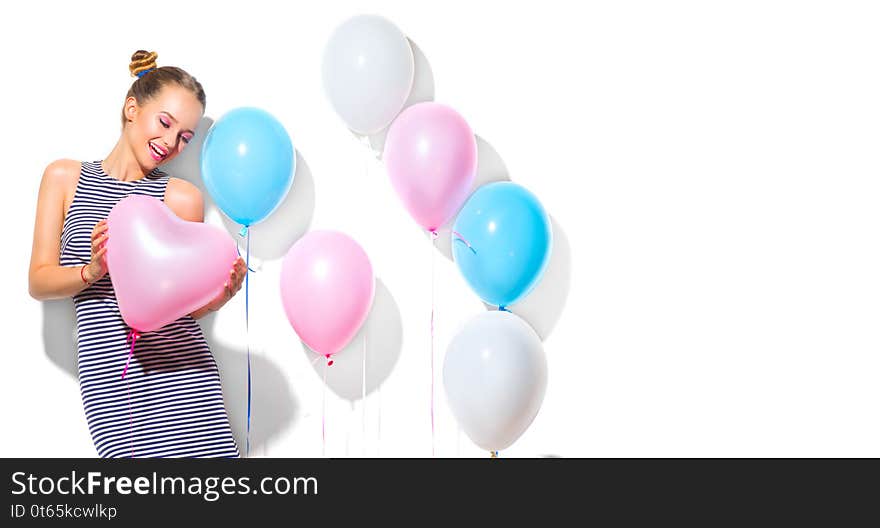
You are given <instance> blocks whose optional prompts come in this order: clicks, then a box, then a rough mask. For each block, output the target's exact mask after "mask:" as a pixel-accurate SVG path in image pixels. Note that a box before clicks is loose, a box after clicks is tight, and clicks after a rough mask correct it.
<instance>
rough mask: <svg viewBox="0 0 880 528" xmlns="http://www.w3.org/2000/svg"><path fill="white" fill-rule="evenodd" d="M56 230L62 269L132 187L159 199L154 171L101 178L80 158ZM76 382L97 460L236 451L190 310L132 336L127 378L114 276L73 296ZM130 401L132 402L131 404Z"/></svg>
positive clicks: (96, 167) (84, 253) (85, 255)
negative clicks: (130, 179)
mask: <svg viewBox="0 0 880 528" xmlns="http://www.w3.org/2000/svg"><path fill="white" fill-rule="evenodd" d="M81 165H82V168H81V171H80V177H79V182H78V183H77V185H76V194H75V195H74V198H73V202H72V203H71V205H70V208H69V210H68V212H67V216H66V217H65V219H64V228H63V230H62V234H61V258H60V264H61V265H62V266H80V265H83V264H87V263H88V262H89V260H90V258H91V243H90V240H91V234H92V229H93V228H94V227H95V224H97V223H98V222H99V221H100V220H102V219H104V218H107V215H108V214H110V209H112V208H113V206H114V205H116V203H117V202H118V201H119V200H121V199H122V198H124V197H126V196H128V195H130V194H145V195H148V196H153V197H156V198H159V199H160V200H163V201H164V198H165V187H166V186H167V184H168V175H167V174H165V173H164V172H162V171H160V170H159V169H156V170H154V171H153V172H151V173H150V174H149V175H147V176H146V177H144V178H142V179H140V180H136V181H133V182H123V181H120V180H117V179H115V178H113V177H111V176H109V175H107V174H106V173H105V172H104V171H103V168H102V166H101V161H84V162H82V164H81ZM73 302H74V305H75V307H76V323H77V354H78V357H79V383H80V392H81V393H82V400H83V407H84V409H85V415H86V420H87V421H88V424H89V431H90V433H91V435H92V440H93V441H94V443H95V448H96V449H97V451H98V455H99V456H101V457H131V456H134V457H238V456H239V451H238V447H237V445H236V443H235V439H234V438H233V435H232V430H231V428H230V426H229V417H228V416H227V414H226V409H225V408H224V406H223V394H222V392H221V387H220V372H219V370H218V369H217V363H216V362H215V361H214V356H213V355H212V354H211V350H210V349H209V347H208V343H207V341H205V336H204V335H203V333H202V330H201V327H199V324H198V323H197V322H196V321H195V320H194V319H193V318H192V317H191V316H189V315H187V316H184V317H181V318H180V319H178V320H176V321H174V322H173V323H170V324H168V325H166V326H164V327H162V328H161V329H159V330H157V331H155V332H147V333H144V334H143V335H142V336H141V337H140V338H138V340H137V343H136V346H135V350H134V355H133V356H132V358H131V364H130V365H129V367H128V373H127V374H126V376H125V379H121V375H122V369H123V367H124V366H125V362H126V359H127V358H128V353H129V344H128V343H127V342H126V337H127V335H128V331H129V328H128V326H127V325H126V324H125V322H124V321H123V319H122V316H121V315H120V313H119V307H118V305H117V303H116V294H115V292H114V290H113V284H112V282H111V277H110V275H109V273H108V274H106V275H105V276H104V277H102V278H101V280H99V281H97V282H96V283H95V284H92V285H91V286H89V287H87V288H86V289H84V290H83V291H82V292H80V293H78V294H77V295H75V296H74V298H73ZM129 402H130V407H129Z"/></svg>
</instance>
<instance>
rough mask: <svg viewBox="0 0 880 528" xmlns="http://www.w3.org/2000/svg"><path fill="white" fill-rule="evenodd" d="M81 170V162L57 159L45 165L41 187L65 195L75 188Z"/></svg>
mask: <svg viewBox="0 0 880 528" xmlns="http://www.w3.org/2000/svg"><path fill="white" fill-rule="evenodd" d="M81 169H82V162H81V161H77V160H72V159H57V160H55V161H53V162H52V163H50V164H48V165H46V169H45V170H44V171H43V180H42V183H41V185H43V186H47V187H49V188H52V189H60V190H62V191H65V193H66V192H67V191H71V190H72V189H75V188H76V183H77V181H79V175H80V172H81Z"/></svg>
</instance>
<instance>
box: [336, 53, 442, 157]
mask: <svg viewBox="0 0 880 528" xmlns="http://www.w3.org/2000/svg"><path fill="white" fill-rule="evenodd" d="M406 40H407V42H409V47H410V48H412V53H413V84H412V88H411V89H410V91H409V96H408V97H407V98H406V101H405V102H404V103H403V108H407V107H410V106H412V105H414V104H416V103H424V102H427V101H433V100H434V72H433V71H432V70H431V64H430V63H429V62H428V58H427V57H425V54H424V53H422V50H421V49H420V48H419V47H418V46H417V45H416V43H415V42H413V40H412V39H411V38H409V37H407V39H406ZM403 108H401V110H400V111H401V112H402V111H403ZM392 122H393V121H392ZM390 127H391V125H390V124H389V125H388V126H387V127H385V128H383V129H382V130H380V131H378V132H376V133H374V134H369V135H364V134H359V133H357V132H355V131H354V130H351V129H349V132H351V134H352V135H353V136H354V137H356V138H358V139H359V140H360V141H361V143H364V144H365V145H367V144H368V145H369V147H370V151H371V152H372V153H373V156H375V157H376V158H377V159H382V152H383V151H384V150H385V138H386V136H388V128H390Z"/></svg>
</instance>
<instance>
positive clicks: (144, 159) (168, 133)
mask: <svg viewBox="0 0 880 528" xmlns="http://www.w3.org/2000/svg"><path fill="white" fill-rule="evenodd" d="M203 112H204V109H203V108H202V104H201V103H200V102H199V100H198V99H196V96H195V95H194V94H193V93H192V92H190V91H189V90H187V89H186V88H182V87H180V86H178V85H175V84H169V85H166V86H165V87H164V88H162V90H160V91H159V93H158V94H157V95H156V96H155V97H153V98H152V99H151V100H149V101H146V102H145V103H144V104H143V105H138V104H137V101H136V100H135V98H134V97H129V98H128V100H126V102H125V116H126V118H127V119H128V120H129V122H128V124H127V126H126V127H125V131H124V134H125V136H126V139H127V140H128V143H129V145H130V146H131V149H132V151H133V152H134V155H135V158H136V159H137V161H138V163H140V165H141V168H142V169H144V172H150V171H152V170H153V169H155V168H156V167H158V166H159V165H161V164H163V163H166V162H168V161H170V160H172V159H174V157H175V156H177V155H178V154H179V153H180V152H181V151H182V150H183V149H184V147H186V145H187V143H189V142H190V141H192V139H193V135H194V134H195V130H196V127H197V126H198V124H199V120H200V119H201V118H202V113H203Z"/></svg>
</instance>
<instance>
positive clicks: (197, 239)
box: [106, 194, 238, 333]
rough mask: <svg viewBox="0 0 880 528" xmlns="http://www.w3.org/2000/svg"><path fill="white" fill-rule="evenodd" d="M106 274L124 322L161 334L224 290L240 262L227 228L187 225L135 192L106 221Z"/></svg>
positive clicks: (123, 200) (169, 211)
mask: <svg viewBox="0 0 880 528" xmlns="http://www.w3.org/2000/svg"><path fill="white" fill-rule="evenodd" d="M107 237H108V238H107V253H106V257H107V271H108V272H109V274H110V279H111V280H112V282H113V288H114V289H115V290H116V299H117V301H118V303H119V311H120V312H121V313H122V318H123V319H124V320H125V323H126V324H127V325H128V326H130V327H131V328H132V329H134V330H136V331H138V332H141V333H143V332H151V331H153V330H158V329H159V328H162V327H163V326H165V325H166V324H168V323H170V322H172V321H175V320H177V319H179V318H180V317H183V316H184V315H186V314H188V313H191V312H193V311H194V310H196V309H198V308H201V307H202V306H205V305H206V304H208V303H209V302H210V301H211V300H212V299H214V298H215V297H217V296H218V295H219V294H220V293H221V292H222V291H223V287H224V286H223V284H224V283H225V281H226V280H228V279H229V270H231V269H232V266H233V264H234V263H235V260H236V259H237V258H238V252H237V250H236V246H235V241H234V240H232V238H231V237H230V236H229V235H228V234H227V233H226V232H225V231H224V230H222V229H220V228H219V227H216V226H212V225H207V224H203V223H201V222H187V221H186V220H182V219H181V218H179V217H178V216H177V215H175V214H174V212H173V211H171V209H169V208H168V206H166V205H165V204H164V203H162V201H161V200H159V199H157V198H153V197H152V196H145V195H140V194H133V195H130V196H127V197H126V198H123V199H122V200H120V201H119V203H117V204H116V205H115V206H114V207H113V209H112V210H111V211H110V215H109V216H108V217H107Z"/></svg>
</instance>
